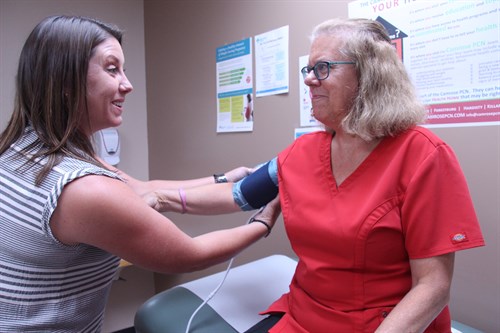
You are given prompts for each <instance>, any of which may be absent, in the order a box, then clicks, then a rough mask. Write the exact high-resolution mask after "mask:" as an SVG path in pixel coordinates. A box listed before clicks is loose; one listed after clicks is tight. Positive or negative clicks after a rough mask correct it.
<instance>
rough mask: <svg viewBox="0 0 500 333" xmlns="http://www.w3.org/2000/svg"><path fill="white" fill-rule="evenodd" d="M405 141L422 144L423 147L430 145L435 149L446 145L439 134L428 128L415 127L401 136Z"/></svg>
mask: <svg viewBox="0 0 500 333" xmlns="http://www.w3.org/2000/svg"><path fill="white" fill-rule="evenodd" d="M400 137H401V139H402V140H404V141H411V142H413V143H420V144H422V145H429V146H433V147H435V148H437V147H439V146H443V145H446V143H445V142H444V141H443V140H442V139H441V138H440V137H439V136H437V134H435V133H434V132H432V131H431V130H429V129H428V128H425V127H421V126H415V127H413V128H411V129H409V130H407V131H406V132H404V133H403V134H401V135H400Z"/></svg>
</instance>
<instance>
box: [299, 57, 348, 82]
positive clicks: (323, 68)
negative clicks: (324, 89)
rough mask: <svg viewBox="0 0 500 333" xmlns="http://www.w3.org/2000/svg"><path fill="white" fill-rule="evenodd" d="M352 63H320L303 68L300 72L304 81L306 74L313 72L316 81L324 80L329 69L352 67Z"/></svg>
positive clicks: (328, 73)
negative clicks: (341, 66)
mask: <svg viewBox="0 0 500 333" xmlns="http://www.w3.org/2000/svg"><path fill="white" fill-rule="evenodd" d="M353 64H355V62H354V61H320V62H317V63H316V64H315V65H314V66H312V67H311V66H305V67H304V68H302V69H301V70H300V72H301V73H302V76H303V77H304V79H305V78H306V76H307V74H309V73H310V72H311V71H314V75H315V76H316V78H317V79H318V80H320V81H321V80H325V79H327V78H328V76H329V75H330V68H331V67H333V66H334V65H353Z"/></svg>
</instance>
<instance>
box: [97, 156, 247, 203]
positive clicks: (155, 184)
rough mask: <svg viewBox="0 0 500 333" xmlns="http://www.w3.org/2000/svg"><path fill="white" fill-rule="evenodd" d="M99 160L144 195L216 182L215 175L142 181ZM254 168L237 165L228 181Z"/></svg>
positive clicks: (230, 173)
mask: <svg viewBox="0 0 500 333" xmlns="http://www.w3.org/2000/svg"><path fill="white" fill-rule="evenodd" d="M98 160H99V161H100V162H101V163H102V164H103V165H105V166H106V167H107V168H108V169H109V170H113V171H114V172H116V173H117V174H118V175H120V177H122V178H123V179H124V180H125V182H126V183H127V185H128V186H130V188H132V189H133V190H134V192H135V193H137V194H138V195H144V194H146V193H148V192H152V191H157V190H177V189H179V188H184V189H187V188H192V187H197V186H203V185H209V184H214V183H215V181H214V177H213V176H208V177H202V178H194V179H188V180H149V181H141V180H138V179H136V178H134V177H132V176H130V175H128V174H127V173H125V172H123V171H122V170H119V169H117V168H115V167H113V166H111V165H109V164H108V163H106V162H105V161H103V160H102V159H99V158H98ZM252 171H253V169H251V168H248V167H237V168H234V169H232V170H229V171H227V172H226V173H225V175H226V178H227V180H228V182H237V181H238V180H240V179H242V178H244V177H245V176H248V175H249V174H251V173H252Z"/></svg>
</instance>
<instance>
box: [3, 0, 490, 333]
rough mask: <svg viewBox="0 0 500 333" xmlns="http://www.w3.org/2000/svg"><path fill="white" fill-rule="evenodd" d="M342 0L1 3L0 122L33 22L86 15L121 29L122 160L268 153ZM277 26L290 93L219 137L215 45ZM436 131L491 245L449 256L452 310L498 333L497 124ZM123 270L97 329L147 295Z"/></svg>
mask: <svg viewBox="0 0 500 333" xmlns="http://www.w3.org/2000/svg"><path fill="white" fill-rule="evenodd" d="M347 2H348V1H345V0H344V1H305V0H304V1H277V0H274V1H271V0H270V1H245V0H232V1H231V0H205V1H202V0H200V1H193V0H191V1H190V0H182V1H181V0H179V1H173V0H144V8H143V1H142V0H85V1H78V0H0V130H2V129H3V128H4V126H5V124H6V123H7V120H8V118H9V116H10V113H11V110H12V100H13V95H14V88H13V82H14V75H15V70H16V66H17V58H18V56H19V52H20V49H21V47H22V43H23V42H24V39H25V38H26V37H27V35H28V33H29V32H30V31H31V29H32V28H33V26H34V25H35V24H36V23H37V22H38V21H39V20H41V19H42V18H43V17H45V16H47V15H51V14H58V13H72V14H79V15H90V16H95V17H98V18H101V19H103V20H105V21H110V22H113V23H116V24H117V25H119V26H120V27H122V28H124V29H125V30H126V35H125V41H124V52H125V57H126V62H127V64H126V66H127V75H128V76H129V78H130V79H131V81H132V83H133V85H134V88H135V90H134V92H133V93H132V94H131V95H130V96H129V97H128V98H127V102H126V115H125V122H124V124H123V125H122V126H121V127H120V135H121V140H122V154H121V163H120V168H122V169H123V170H125V171H126V172H129V173H130V174H132V175H134V176H135V177H138V178H141V179H147V178H149V176H150V178H170V179H183V178H190V177H197V176H205V175H209V174H212V173H214V172H219V171H224V170H227V169H229V168H232V167H235V166H238V165H249V166H250V165H254V164H256V163H259V162H261V161H265V160H267V159H269V158H271V157H273V156H275V155H276V154H277V153H278V152H279V151H280V150H282V149H283V148H284V147H286V146H287V145H288V144H289V143H290V142H291V141H292V140H293V129H294V128H295V127H298V126H299V113H298V109H299V106H298V91H297V90H298V79H299V75H298V73H297V72H298V57H299V56H302V55H305V54H307V52H308V46H309V42H308V38H307V37H308V34H309V32H310V31H311V28H312V27H313V26H314V25H315V24H317V23H319V22H320V21H323V20H324V19H327V18H330V17H333V16H347V5H346V4H347ZM283 25H289V26H290V93H289V94H285V95H279V96H269V97H263V98H257V99H256V100H255V103H254V106H255V125H254V131H253V132H251V133H226V134H217V133H216V131H215V129H216V98H215V97H216V91H215V88H216V87H215V82H216V80H215V49H216V48H217V47H219V46H221V45H224V44H226V43H231V42H234V41H237V40H240V39H243V38H247V37H253V36H255V35H256V34H260V33H263V32H266V31H268V30H272V29H275V28H278V27H281V26H283ZM144 36H145V37H144ZM144 43H145V45H144ZM295 73H297V74H296V75H295ZM146 77H147V98H146ZM146 101H147V110H148V112H147V115H146ZM146 117H147V118H146ZM146 121H147V123H146ZM435 132H436V133H438V135H440V136H441V137H443V138H444V139H445V140H446V141H447V142H448V143H449V144H450V145H451V146H452V147H453V148H454V149H455V151H456V152H457V155H458V157H459V159H460V162H461V163H462V167H463V169H464V172H465V174H466V177H467V179H468V181H469V185H470V189H471V192H472V196H473V199H474V203H475V205H476V209H477V212H478V215H479V218H480V223H481V226H482V228H483V232H484V234H485V237H486V242H487V246H486V247H484V248H481V249H475V250H470V251H464V252H462V253H458V254H457V261H456V269H455V277H454V285H453V295H452V301H451V309H452V315H453V316H454V317H455V319H457V320H460V321H462V322H465V323H467V324H469V325H474V326H476V327H477V328H480V329H482V330H484V331H485V332H498V331H500V327H499V325H498V323H497V322H498V318H500V301H499V300H500V261H499V260H498V258H499V255H500V245H499V244H500V229H499V222H500V194H499V191H500V130H499V127H498V126H496V127H481V128H473V127H469V128H447V129H436V130H435ZM148 143H149V144H148ZM148 148H149V155H148ZM148 168H149V169H148ZM169 217H171V218H172V219H173V220H174V221H175V222H176V223H178V224H179V226H181V227H182V228H183V229H184V230H186V232H188V233H189V234H191V235H196V234H200V233H203V232H205V231H209V230H213V229H215V228H219V227H226V226H232V225H238V224H242V223H244V222H245V221H246V218H247V217H248V214H247V213H237V214H231V215H228V216H220V217H192V216H191V217H189V216H185V215H182V216H179V215H176V214H169ZM275 253H283V254H288V255H293V252H292V250H291V249H290V246H289V245H288V242H287V239H286V235H285V232H284V230H283V228H282V226H281V225H279V226H277V227H276V228H275V229H274V230H273V233H272V235H271V236H270V237H269V238H267V239H265V240H262V241H260V242H259V243H258V244H256V245H254V246H252V247H251V248H250V249H248V250H247V251H245V252H244V253H242V254H240V256H238V258H237V260H236V263H235V264H236V265H237V264H240V263H243V262H246V261H249V260H253V259H257V258H260V257H262V256H267V255H270V254H275ZM224 268H225V265H219V266H216V267H214V268H212V269H209V270H206V271H203V272H199V273H193V274H185V275H180V276H168V277H166V276H159V275H157V276H156V285H157V288H158V289H163V288H165V287H168V286H170V285H172V284H175V283H178V282H182V281H187V280H190V279H193V278H195V277H198V276H200V275H203V274H208V273H211V272H215V271H219V270H222V269H224ZM122 275H123V276H124V277H125V278H126V280H127V281H126V282H123V281H121V282H116V284H115V286H114V288H113V290H112V295H111V299H110V307H109V309H108V313H107V319H106V322H105V332H110V331H113V330H116V329H120V328H123V327H126V326H130V324H131V323H132V320H133V318H132V316H133V312H134V310H135V309H136V308H137V306H138V305H139V304H140V303H141V302H142V300H143V299H144V297H145V296H146V295H149V294H150V293H151V292H152V291H151V289H152V288H153V286H152V284H153V282H152V279H151V278H150V275H148V274H147V273H146V272H144V271H141V270H140V269H138V268H135V267H132V268H125V270H124V271H123V274H122Z"/></svg>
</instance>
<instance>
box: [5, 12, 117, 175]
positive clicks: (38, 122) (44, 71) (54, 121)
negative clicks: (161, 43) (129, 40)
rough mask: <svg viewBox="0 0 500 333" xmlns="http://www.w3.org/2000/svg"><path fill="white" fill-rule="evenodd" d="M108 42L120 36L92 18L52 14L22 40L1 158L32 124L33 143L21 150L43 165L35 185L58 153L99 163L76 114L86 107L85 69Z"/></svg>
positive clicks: (59, 155) (51, 165) (52, 164)
mask: <svg viewBox="0 0 500 333" xmlns="http://www.w3.org/2000/svg"><path fill="white" fill-rule="evenodd" d="M108 38H116V39H117V40H118V42H119V43H120V44H121V42H122V32H121V31H120V30H119V29H118V28H117V27H115V26H112V25H109V24H106V23H103V22H100V21H98V20H96V19H93V18H88V17H79V16H51V17H47V18H46V19H44V20H43V21H41V22H40V23H39V24H38V25H37V26H36V27H35V28H34V29H33V31H32V32H31V34H30V35H29V37H28V39H27V40H26V42H25V44H24V46H23V49H22V51H21V55H20V58H19V67H18V71H17V77H16V97H15V102H14V112H13V114H12V117H11V119H10V121H9V123H8V125H7V127H6V129H5V130H4V132H3V133H2V134H1V136H0V154H2V153H3V152H5V151H6V150H7V149H8V148H9V146H10V145H11V144H12V143H14V142H15V141H17V140H18V139H19V138H20V137H21V135H22V134H23V132H24V130H25V128H26V127H27V126H29V125H31V126H33V129H34V130H35V132H36V134H37V137H38V139H37V142H35V143H34V144H33V145H32V146H30V147H28V148H27V149H26V152H30V153H31V154H33V157H32V160H33V159H35V158H38V157H42V158H47V163H46V164H45V166H44V167H43V169H42V170H41V172H40V173H39V174H38V177H37V183H39V182H40V181H42V180H43V178H44V177H45V175H46V174H47V173H48V172H49V170H50V169H51V168H52V167H53V166H54V165H57V164H58V163H59V162H60V160H61V158H62V156H63V155H67V156H71V157H74V158H78V159H81V160H86V161H90V162H91V163H94V164H97V165H100V163H99V162H97V161H96V160H95V159H94V157H93V156H94V148H93V146H92V141H91V138H90V137H88V135H87V134H85V133H83V132H82V131H81V130H80V129H79V128H80V127H81V122H82V121H83V120H82V119H88V117H83V114H82V113H81V110H85V112H88V110H87V105H86V95H87V87H86V86H87V71H88V66H89V61H90V58H91V57H92V55H93V54H94V52H95V48H96V47H97V46H98V45H99V44H100V43H102V42H103V41H104V40H106V39H108Z"/></svg>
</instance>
